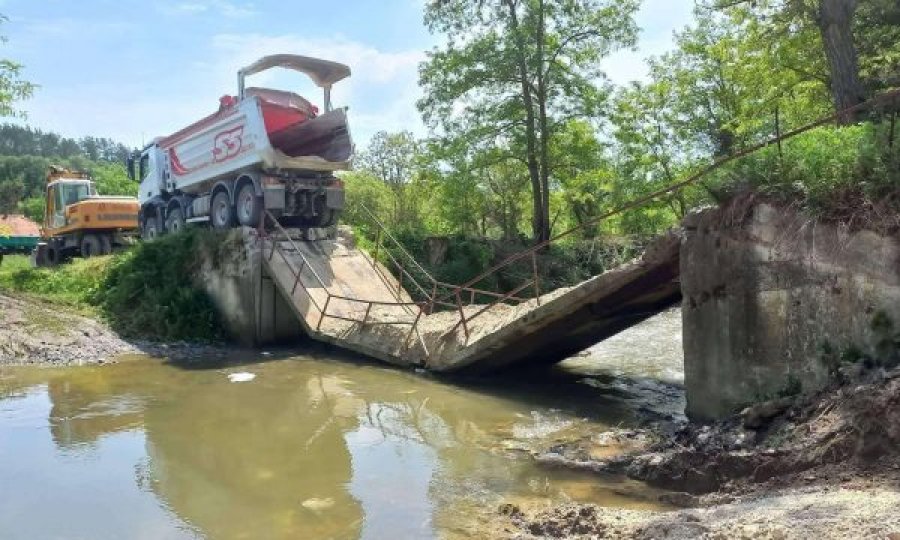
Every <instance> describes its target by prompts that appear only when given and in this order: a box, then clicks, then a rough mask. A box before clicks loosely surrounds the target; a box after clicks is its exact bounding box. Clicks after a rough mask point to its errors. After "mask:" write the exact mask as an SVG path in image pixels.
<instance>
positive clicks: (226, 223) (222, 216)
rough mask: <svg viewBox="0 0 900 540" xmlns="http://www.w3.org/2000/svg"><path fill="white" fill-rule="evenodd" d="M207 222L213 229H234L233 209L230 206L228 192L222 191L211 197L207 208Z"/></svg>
mask: <svg viewBox="0 0 900 540" xmlns="http://www.w3.org/2000/svg"><path fill="white" fill-rule="evenodd" d="M209 221H210V223H212V226H213V228H215V229H230V228H232V227H234V207H233V206H231V201H230V200H229V197H228V192H226V191H224V190H223V191H220V192H218V193H216V194H215V195H214V196H213V198H212V204H211V205H210V207H209Z"/></svg>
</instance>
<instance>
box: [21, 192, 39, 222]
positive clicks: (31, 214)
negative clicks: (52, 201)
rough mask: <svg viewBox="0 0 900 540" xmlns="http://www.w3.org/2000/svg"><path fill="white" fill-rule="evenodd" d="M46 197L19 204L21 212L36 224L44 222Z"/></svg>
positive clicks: (26, 200) (29, 199) (32, 198)
mask: <svg viewBox="0 0 900 540" xmlns="http://www.w3.org/2000/svg"><path fill="white" fill-rule="evenodd" d="M45 203H46V201H45V200H44V197H43V196H41V197H29V198H27V199H22V201H21V202H20V203H19V212H21V213H22V214H23V215H24V216H25V217H27V218H28V219H30V220H31V221H34V222H35V223H43V221H44V205H45Z"/></svg>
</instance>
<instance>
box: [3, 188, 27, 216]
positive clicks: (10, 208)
mask: <svg viewBox="0 0 900 540" xmlns="http://www.w3.org/2000/svg"><path fill="white" fill-rule="evenodd" d="M22 191H23V186H22V182H21V181H19V180H3V181H0V215H6V214H11V213H13V212H15V211H16V209H17V208H18V206H19V200H21V198H22Z"/></svg>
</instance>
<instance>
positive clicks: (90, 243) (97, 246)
mask: <svg viewBox="0 0 900 540" xmlns="http://www.w3.org/2000/svg"><path fill="white" fill-rule="evenodd" d="M80 247H81V256H82V257H85V258H87V257H96V256H97V255H102V254H103V242H102V241H101V240H100V238H99V237H98V236H97V235H96V234H86V235H84V236H82V237H81V246H80Z"/></svg>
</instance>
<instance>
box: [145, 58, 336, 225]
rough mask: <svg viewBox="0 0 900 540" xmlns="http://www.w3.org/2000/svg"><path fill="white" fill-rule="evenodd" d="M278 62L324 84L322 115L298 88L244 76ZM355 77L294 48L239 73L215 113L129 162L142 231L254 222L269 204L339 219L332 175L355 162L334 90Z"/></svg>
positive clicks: (305, 221)
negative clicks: (259, 83)
mask: <svg viewBox="0 0 900 540" xmlns="http://www.w3.org/2000/svg"><path fill="white" fill-rule="evenodd" d="M274 67H281V68H287V69H291V70H294V71H298V72H301V73H304V74H306V75H307V76H309V77H310V79H312V81H313V82H314V83H315V84H316V85H317V86H319V87H320V88H322V89H323V91H324V96H323V106H324V112H322V113H320V111H319V109H318V108H317V107H316V106H315V105H313V104H312V103H310V102H309V101H307V100H306V99H305V98H303V97H301V96H299V95H297V94H295V93H292V92H286V91H282V90H274V89H269V88H249V87H245V78H246V77H247V76H249V75H252V74H255V73H259V72H261V71H264V70H267V69H270V68H274ZM349 75H350V68H348V67H347V66H345V65H343V64H339V63H336V62H329V61H326V60H319V59H315V58H308V57H305V56H298V55H290V54H277V55H272V56H267V57H264V58H262V59H260V60H259V61H257V62H255V63H254V64H252V65H250V66H248V67H246V68H244V69H242V70H240V71H239V72H238V94H237V96H223V97H222V98H220V100H219V110H218V111H216V112H215V113H213V114H211V115H209V116H207V117H206V118H203V119H202V120H199V121H197V122H195V123H193V124H191V125H189V126H187V127H185V128H184V129H182V130H180V131H178V132H176V133H174V134H172V135H169V136H168V137H164V138H158V139H156V140H154V141H153V142H152V143H151V144H150V145H148V146H147V147H146V148H144V149H143V151H142V152H141V153H140V154H139V156H136V157H137V158H138V159H134V158H132V159H130V160H129V163H128V170H129V175H130V176H131V177H132V178H137V179H139V180H140V191H139V193H138V199H139V202H140V205H141V206H140V214H139V224H140V228H141V233H142V236H143V237H144V238H146V239H151V238H153V237H156V236H158V235H160V234H163V233H166V232H175V231H178V230H179V229H180V228H182V227H184V226H185V224H186V223H196V222H209V223H210V224H211V225H212V226H213V227H215V228H229V227H232V226H234V225H236V224H240V225H246V226H251V227H255V226H258V225H259V224H260V220H261V218H262V212H264V211H268V212H269V213H271V214H272V215H273V216H275V217H276V219H278V220H279V221H280V222H282V224H284V225H287V226H293V227H304V228H310V227H328V226H330V225H332V224H334V223H335V222H336V221H337V219H338V216H339V214H340V212H341V210H342V209H343V207H344V189H343V184H342V183H341V181H340V180H339V179H338V178H336V177H335V175H334V172H335V171H338V170H342V169H349V168H350V159H351V156H352V153H353V143H352V140H351V137H350V130H349V126H348V124H347V113H346V109H343V108H334V107H333V106H332V104H331V88H332V86H333V85H334V84H335V83H336V82H338V81H340V80H342V79H344V78H346V77H348V76H349ZM135 166H136V167H135ZM135 168H137V170H135Z"/></svg>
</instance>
